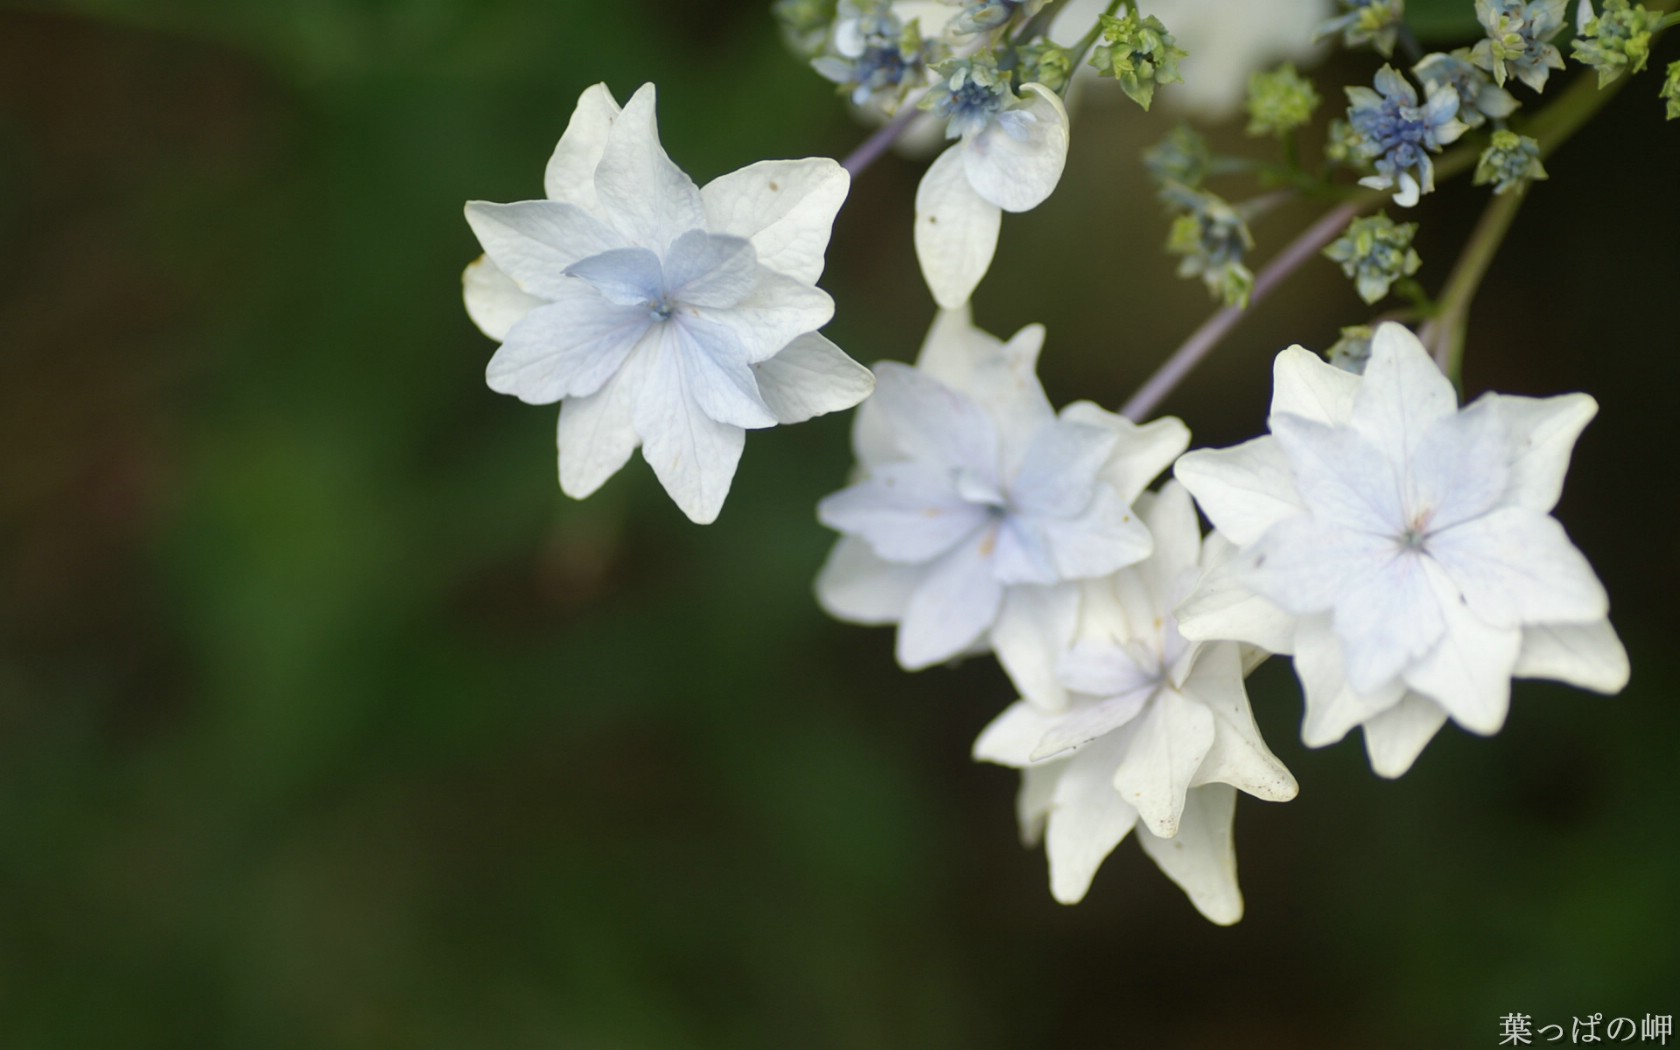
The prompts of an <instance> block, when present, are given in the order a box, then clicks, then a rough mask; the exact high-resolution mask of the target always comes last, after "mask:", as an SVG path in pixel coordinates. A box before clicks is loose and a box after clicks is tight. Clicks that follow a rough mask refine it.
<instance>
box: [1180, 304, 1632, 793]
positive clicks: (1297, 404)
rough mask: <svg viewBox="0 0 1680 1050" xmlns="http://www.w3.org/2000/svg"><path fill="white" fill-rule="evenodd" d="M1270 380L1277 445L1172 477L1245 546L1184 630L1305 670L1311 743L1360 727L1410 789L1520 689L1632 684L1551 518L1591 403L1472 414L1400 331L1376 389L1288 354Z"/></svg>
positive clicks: (1591, 585) (1191, 603) (1389, 342)
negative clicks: (1417, 764)
mask: <svg viewBox="0 0 1680 1050" xmlns="http://www.w3.org/2000/svg"><path fill="white" fill-rule="evenodd" d="M1274 384H1275V385H1274V390H1273V396H1272V414H1271V418H1270V429H1271V436H1269V437H1261V438H1256V439H1255V440H1253V441H1249V442H1247V443H1245V444H1242V445H1238V446H1236V447H1234V448H1230V449H1223V450H1218V451H1197V452H1193V453H1190V454H1189V455H1187V456H1185V457H1184V458H1182V459H1181V460H1179V462H1178V465H1177V468H1176V473H1177V476H1178V478H1179V480H1180V481H1182V482H1183V483H1184V484H1185V486H1186V487H1188V488H1189V489H1190V491H1191V492H1192V493H1194V494H1195V497H1196V500H1197V502H1199V503H1200V504H1201V506H1202V509H1203V511H1204V512H1206V514H1207V515H1208V517H1209V519H1211V520H1212V522H1213V524H1214V526H1215V527H1216V528H1217V529H1218V530H1219V531H1220V532H1221V533H1223V534H1224V535H1225V536H1226V537H1227V538H1229V539H1230V540H1231V542H1233V543H1235V544H1237V545H1238V546H1239V547H1240V548H1241V551H1240V553H1239V555H1238V556H1237V557H1235V558H1233V559H1232V561H1231V562H1230V563H1229V564H1228V565H1227V566H1226V567H1225V568H1223V569H1221V570H1216V571H1214V572H1211V573H1209V575H1208V576H1207V578H1205V579H1204V580H1203V582H1202V584H1201V585H1200V586H1199V587H1198V588H1197V591H1196V593H1195V594H1193V595H1192V596H1191V597H1190V599H1189V600H1188V601H1187V602H1186V603H1185V605H1184V606H1183V607H1182V608H1180V609H1179V623H1180V626H1181V628H1182V630H1183V631H1184V633H1185V635H1186V636H1189V637H1194V638H1230V639H1238V640H1241V641H1246V642H1250V643H1253V644H1255V645H1259V646H1262V647H1264V648H1267V649H1270V650H1271V651H1273V652H1278V653H1289V652H1292V653H1293V654H1294V656H1295V670H1296V673H1297V675H1299V677H1300V679H1301V683H1302V686H1303V688H1304V689H1305V692H1306V701H1307V710H1306V718H1305V721H1304V723H1303V726H1302V737H1303V739H1304V740H1305V742H1306V743H1307V744H1308V745H1309V746H1313V747H1319V746H1323V745H1325V744H1329V743H1333V742H1335V741H1337V740H1339V739H1341V738H1342V736H1343V735H1345V734H1346V733H1347V731H1348V730H1349V729H1352V728H1353V727H1354V726H1363V727H1364V730H1365V743H1366V748H1367V750H1368V751H1369V752H1370V756H1371V764H1372V766H1373V768H1375V769H1376V771H1377V772H1378V773H1380V774H1382V775H1384V776H1391V777H1392V776H1399V775H1400V774H1401V773H1404V772H1405V771H1406V770H1407V769H1408V768H1410V766H1411V764H1412V762H1413V761H1414V760H1415V759H1416V757H1417V755H1418V753H1419V752H1420V751H1422V749H1423V747H1424V745H1426V744H1427V743H1428V742H1429V740H1430V738H1432V737H1433V736H1434V735H1435V733H1436V731H1437V730H1439V729H1440V727H1441V725H1442V724H1443V723H1444V722H1445V721H1446V719H1447V718H1449V717H1450V718H1451V719H1452V720H1453V721H1455V722H1457V723H1458V724H1459V725H1461V726H1463V727H1464V728H1466V729H1468V730H1470V731H1472V732H1475V733H1480V734H1483V735H1487V734H1492V733H1495V732H1497V731H1498V730H1499V728H1500V726H1501V725H1503V723H1504V721H1505V715H1506V710H1507V707H1508V705H1509V699H1510V679H1511V677H1512V676H1513V675H1514V676H1516V677H1519V678H1522V677H1538V678H1555V679H1558V680H1561V681H1565V682H1569V683H1571V684H1573V685H1578V686H1582V687H1584V688H1587V689H1593V690H1596V691H1599V692H1605V693H1613V692H1616V691H1618V690H1620V689H1621V688H1622V686H1623V685H1624V684H1626V682H1627V677H1628V665H1627V654H1626V653H1625V652H1624V651H1623V649H1622V646H1621V642H1620V641H1619V640H1618V639H1617V637H1616V633H1615V631H1613V630H1612V629H1611V627H1610V623H1609V621H1608V620H1607V619H1606V612H1607V610H1608V602H1607V599H1606V598H1605V594H1604V589H1603V587H1602V586H1600V584H1599V582H1598V579H1597V577H1596V576H1594V575H1593V571H1592V568H1591V566H1589V565H1588V564H1587V561H1586V559H1585V558H1583V557H1582V556H1581V553H1580V552H1579V551H1577V550H1576V549H1575V547H1574V545H1573V544H1571V543H1570V541H1569V538H1568V537H1567V536H1566V535H1565V534H1564V531H1563V528H1562V527H1561V526H1560V525H1559V524H1558V523H1557V521H1556V520H1554V519H1553V518H1552V517H1551V516H1550V514H1549V512H1550V510H1551V509H1552V507H1553V506H1554V505H1556V503H1557V499H1558V495H1559V493H1560V492H1561V491H1562V488H1563V476H1564V472H1565V471H1566V470H1567V468H1568V462H1569V453H1570V450H1571V449H1572V448H1573V446H1574V443H1575V439H1576V437H1577V436H1578V435H1579V434H1580V432H1581V429H1582V428H1583V427H1585V426H1586V424H1587V421H1588V420H1590V419H1591V418H1592V416H1593V414H1594V413H1595V412H1596V411H1597V408H1598V406H1597V404H1596V403H1595V402H1594V401H1593V399H1592V398H1590V397H1588V396H1587V395H1585V394H1566V395H1563V396H1561V397H1550V398H1527V397H1511V396H1506V395H1499V394H1488V395H1485V396H1483V397H1482V398H1480V399H1478V400H1477V401H1476V402H1475V403H1474V404H1473V405H1471V406H1470V407H1468V408H1466V409H1464V410H1462V411H1459V410H1458V407H1457V399H1456V397H1455V396H1454V393H1453V389H1452V385H1451V384H1450V383H1449V382H1448V381H1447V379H1446V377H1444V376H1443V375H1442V374H1441V373H1440V371H1439V370H1438V369H1437V368H1436V367H1435V365H1434V363H1433V362H1432V361H1431V360H1430V359H1429V355H1428V354H1427V353H1425V352H1424V349H1423V346H1422V345H1421V344H1420V343H1419V342H1418V340H1417V338H1416V337H1415V336H1413V335H1412V334H1411V333H1410V332H1409V331H1407V330H1406V329H1404V328H1402V327H1400V326H1399V325H1395V324H1385V325H1382V326H1381V327H1379V328H1378V329H1377V332H1376V336H1375V338H1374V339H1373V341H1372V348H1371V359H1370V363H1369V364H1368V365H1367V366H1366V370H1365V374H1364V376H1363V378H1361V377H1359V376H1355V375H1352V374H1351V373H1348V372H1343V371H1341V370H1339V369H1337V368H1334V367H1332V366H1330V365H1327V364H1325V363H1324V362H1323V361H1321V360H1319V359H1318V357H1317V356H1316V355H1314V354H1311V353H1309V352H1308V351H1306V350H1303V349H1301V348H1300V347H1291V348H1290V349H1288V350H1285V351H1284V352H1283V353H1282V354H1279V355H1278V359H1277V364H1276V367H1275V370H1274Z"/></svg>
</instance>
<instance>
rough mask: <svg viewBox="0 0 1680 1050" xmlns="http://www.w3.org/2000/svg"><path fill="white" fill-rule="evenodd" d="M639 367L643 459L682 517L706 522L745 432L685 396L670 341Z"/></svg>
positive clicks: (719, 504) (724, 492)
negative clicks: (641, 373) (643, 372)
mask: <svg viewBox="0 0 1680 1050" xmlns="http://www.w3.org/2000/svg"><path fill="white" fill-rule="evenodd" d="M644 367H645V368H646V369H647V371H646V379H645V380H644V385H643V387H642V392H641V396H640V398H638V400H637V401H636V406H635V410H634V416H635V423H636V432H637V433H638V434H640V435H641V436H642V458H643V459H645V460H647V461H648V465H649V466H651V467H653V472H654V474H655V475H656V476H657V477H658V478H659V483H660V484H661V485H664V486H665V491H666V492H667V493H669V494H670V496H671V499H672V500H673V501H675V502H676V504H677V506H678V507H679V508H680V509H681V510H682V512H683V513H684V514H686V515H688V517H689V518H690V519H691V520H693V521H694V522H696V523H697V524H701V525H705V524H709V523H710V522H712V521H715V520H716V519H717V515H718V511H720V510H721V509H722V508H723V501H724V497H726V496H728V495H729V486H730V483H731V482H733V481H734V480H735V467H736V465H737V464H738V463H739V462H740V460H741V447H742V445H743V444H744V443H745V435H746V431H744V430H742V429H741V428H740V427H735V426H730V425H728V424H726V423H719V422H716V421H715V420H713V419H711V418H709V417H708V416H707V415H706V414H705V413H704V412H702V411H700V408H699V406H698V405H696V404H695V403H694V399H693V398H692V397H691V396H690V395H689V392H688V382H689V380H688V376H687V375H686V370H685V368H684V361H683V354H682V352H681V351H680V349H679V348H677V347H676V346H675V345H674V344H673V343H672V342H668V341H664V342H661V343H660V344H659V346H658V347H657V353H656V354H654V355H653V356H651V357H650V358H649V360H648V361H647V362H646V363H645V366H644Z"/></svg>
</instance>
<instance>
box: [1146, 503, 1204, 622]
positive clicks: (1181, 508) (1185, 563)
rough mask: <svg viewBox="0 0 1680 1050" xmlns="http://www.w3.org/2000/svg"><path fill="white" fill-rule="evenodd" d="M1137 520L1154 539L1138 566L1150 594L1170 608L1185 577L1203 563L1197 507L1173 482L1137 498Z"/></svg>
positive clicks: (1162, 604)
mask: <svg viewBox="0 0 1680 1050" xmlns="http://www.w3.org/2000/svg"><path fill="white" fill-rule="evenodd" d="M1137 510H1138V516H1139V517H1140V518H1142V520H1143V523H1144V525H1145V526H1147V527H1148V529H1149V534H1150V536H1151V537H1152V538H1153V539H1154V550H1153V551H1152V552H1151V555H1150V557H1149V559H1148V560H1147V561H1145V562H1143V563H1142V564H1140V565H1139V566H1138V571H1139V572H1141V573H1143V575H1144V577H1145V578H1146V579H1147V580H1148V581H1149V587H1150V590H1151V591H1152V592H1153V593H1155V594H1156V595H1157V596H1158V598H1159V604H1160V605H1161V606H1163V607H1170V606H1171V605H1172V604H1173V603H1174V602H1175V601H1176V600H1177V598H1178V595H1177V594H1174V593H1173V591H1174V589H1175V588H1177V587H1180V586H1181V585H1182V584H1181V580H1182V578H1183V577H1184V575H1185V573H1186V572H1187V571H1190V570H1193V569H1194V570H1197V571H1198V572H1199V571H1200V570H1199V569H1198V568H1197V566H1198V563H1200V561H1201V560H1202V524H1201V519H1200V518H1198V517H1196V505H1195V503H1193V502H1192V501H1191V499H1190V492H1189V490H1188V489H1186V488H1185V487H1184V486H1183V485H1181V484H1179V483H1178V482H1176V481H1171V480H1169V481H1168V482H1167V483H1166V484H1165V485H1163V486H1161V491H1160V492H1157V493H1147V492H1146V493H1144V494H1143V495H1142V496H1139V497H1138V502H1137Z"/></svg>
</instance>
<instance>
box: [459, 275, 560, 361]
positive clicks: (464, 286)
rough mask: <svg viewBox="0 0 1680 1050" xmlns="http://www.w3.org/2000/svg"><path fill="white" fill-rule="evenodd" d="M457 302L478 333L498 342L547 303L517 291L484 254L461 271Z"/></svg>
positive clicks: (545, 300)
mask: <svg viewBox="0 0 1680 1050" xmlns="http://www.w3.org/2000/svg"><path fill="white" fill-rule="evenodd" d="M461 299H462V301H463V302H465V304H466V307H467V316H468V317H470V318H472V322H473V324H476V325H478V330H479V331H481V332H483V333H484V334H485V335H487V336H489V337H490V338H492V339H494V340H496V342H498V343H499V342H501V341H502V340H504V339H506V338H507V334H508V329H510V328H512V327H513V326H514V325H516V324H518V323H519V321H520V320H521V319H522V318H523V317H524V316H525V315H526V314H528V313H530V312H531V311H532V310H535V309H536V308H537V307H539V306H542V305H544V304H546V303H547V302H548V300H547V299H539V298H537V297H536V296H534V295H531V294H529V293H528V292H523V291H521V290H520V288H519V286H518V285H517V284H514V283H513V278H511V277H509V276H508V275H507V274H505V273H503V272H502V271H501V270H500V269H498V268H497V267H496V264H495V263H493V262H491V261H490V258H489V256H485V255H481V256H479V257H478V258H477V259H474V260H473V261H472V262H470V263H468V264H467V268H466V269H465V270H463V271H462V272H461Z"/></svg>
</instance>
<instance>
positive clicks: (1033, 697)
mask: <svg viewBox="0 0 1680 1050" xmlns="http://www.w3.org/2000/svg"><path fill="white" fill-rule="evenodd" d="M1079 597H1080V593H1079V588H1078V586H1077V585H1074V584H1057V585H1055V586H1051V587H1031V586H1021V587H1011V588H1009V589H1008V592H1007V593H1006V594H1005V596H1004V599H1003V608H1001V609H999V610H998V618H997V623H995V624H993V625H992V636H991V637H992V651H993V652H994V653H996V654H997V658H998V663H1000V664H1002V665H1003V669H1004V672H1005V673H1007V674H1008V675H1009V680H1010V681H1011V682H1013V683H1015V688H1016V689H1018V690H1019V691H1020V693H1021V695H1022V696H1023V697H1025V698H1026V699H1027V700H1028V701H1029V702H1030V703H1032V704H1034V705H1036V706H1038V707H1041V708H1043V709H1045V710H1047V711H1054V710H1059V709H1061V708H1063V707H1065V706H1066V705H1067V692H1066V690H1064V689H1063V688H1062V685H1061V683H1060V681H1058V680H1057V677H1056V661H1057V660H1058V659H1060V658H1061V655H1062V654H1063V653H1065V652H1067V649H1068V646H1070V645H1072V644H1073V632H1074V629H1075V628H1076V627H1077V625H1078V621H1079Z"/></svg>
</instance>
